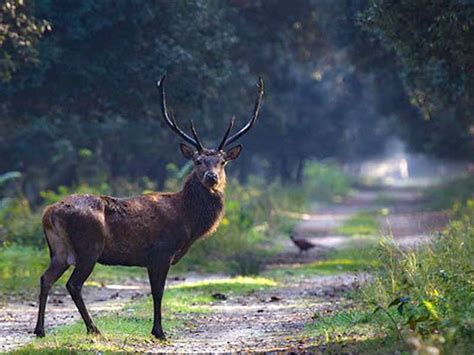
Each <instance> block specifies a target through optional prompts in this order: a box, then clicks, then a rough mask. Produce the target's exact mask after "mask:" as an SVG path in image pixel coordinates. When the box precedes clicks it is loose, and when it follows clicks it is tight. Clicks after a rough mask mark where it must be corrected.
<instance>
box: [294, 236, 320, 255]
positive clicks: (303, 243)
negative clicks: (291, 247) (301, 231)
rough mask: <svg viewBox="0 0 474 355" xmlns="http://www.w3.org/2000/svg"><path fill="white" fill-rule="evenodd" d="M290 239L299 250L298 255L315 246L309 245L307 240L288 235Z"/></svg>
mask: <svg viewBox="0 0 474 355" xmlns="http://www.w3.org/2000/svg"><path fill="white" fill-rule="evenodd" d="M290 239H291V240H292V241H293V243H294V244H295V245H296V246H297V247H298V249H299V250H300V254H301V253H302V252H304V251H307V250H309V249H311V248H314V247H315V246H316V245H315V244H313V243H311V242H310V241H309V240H307V239H304V238H297V237H295V236H294V235H290Z"/></svg>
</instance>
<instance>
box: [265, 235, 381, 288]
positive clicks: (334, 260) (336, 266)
mask: <svg viewBox="0 0 474 355" xmlns="http://www.w3.org/2000/svg"><path fill="white" fill-rule="evenodd" d="M375 250H376V244H375V243H374V242H373V241H372V240H370V239H366V238H358V240H354V241H353V242H352V243H350V244H348V245H347V246H346V247H344V248H341V249H338V250H335V251H332V252H329V253H328V254H327V255H326V256H325V258H324V259H323V260H316V261H313V262H311V263H308V264H294V265H291V266H286V267H283V268H278V269H274V270H269V271H266V272H265V273H264V275H266V276H269V277H274V278H276V279H281V278H283V279H285V278H288V277H294V276H297V277H311V276H318V275H326V276H327V275H337V274H340V273H344V272H359V271H366V270H369V269H371V268H374V267H377V266H378V265H379V261H378V259H377V255H376V254H375Z"/></svg>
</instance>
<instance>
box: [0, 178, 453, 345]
mask: <svg viewBox="0 0 474 355" xmlns="http://www.w3.org/2000/svg"><path fill="white" fill-rule="evenodd" d="M425 203H426V201H423V198H422V195H421V192H420V190H419V189H416V188H389V187H386V188H379V189H372V190H357V191H355V193H354V194H352V195H351V197H349V198H347V199H346V200H345V201H343V202H342V203H340V204H337V205H330V206H326V207H317V208H314V211H313V213H312V214H307V215H302V216H301V217H302V219H301V222H299V224H298V225H297V226H296V228H295V234H297V235H298V236H304V237H305V238H307V239H310V240H311V241H312V242H314V243H315V244H317V245H318V247H316V248H314V249H313V250H311V251H310V252H309V253H308V254H307V255H304V256H302V257H300V256H299V255H298V253H297V249H296V248H295V247H294V245H293V244H292V243H291V241H290V240H289V239H288V240H286V241H284V242H283V251H282V252H281V253H280V255H278V257H277V258H275V260H273V264H272V265H269V267H270V268H277V267H280V266H282V265H283V266H290V265H291V264H292V263H307V262H311V261H314V260H317V259H320V258H321V257H322V255H324V253H325V252H327V250H333V249H337V248H341V247H342V246H343V245H344V244H345V243H346V242H347V241H348V239H349V238H350V237H347V236H343V235H337V234H336V233H335V229H336V228H337V227H339V226H341V225H342V224H343V223H344V222H345V221H346V220H347V219H349V218H350V217H351V216H354V215H355V214H357V213H359V212H364V211H378V210H380V209H382V208H384V209H388V210H389V211H390V213H389V214H388V216H387V217H379V224H380V226H381V229H382V232H384V233H388V232H391V234H392V235H393V237H394V239H395V241H396V242H397V243H400V244H402V245H412V244H416V243H419V242H423V241H424V240H426V238H429V236H430V235H432V234H433V232H434V231H436V230H439V229H441V228H442V227H443V226H444V225H445V224H446V223H447V222H448V217H447V216H446V215H445V214H443V213H439V212H426V211H423V206H424V205H425ZM215 277H219V276H215ZM365 277H366V275H355V274H353V273H341V274H337V275H334V276H314V277H309V278H308V277H307V278H300V277H298V278H295V279H287V281H285V282H281V283H280V284H279V285H278V286H277V287H275V288H271V289H269V290H266V291H259V292H255V293H252V294H251V295H248V296H236V297H229V298H228V299H227V300H223V301H216V302H214V303H213V305H212V306H211V308H212V312H211V313H208V314H191V315H186V316H184V315H183V316H181V315H180V316H179V317H180V318H182V319H181V320H183V321H184V322H185V324H186V326H185V327H182V328H179V329H178V330H176V331H174V332H172V333H169V334H168V338H169V340H168V341H167V342H165V343H160V342H150V343H147V344H137V345H136V346H134V350H135V351H152V352H235V351H290V350H293V351H301V350H304V349H305V348H307V347H308V346H311V344H312V343H313V342H312V340H313V339H310V338H307V337H302V336H301V331H302V330H303V329H304V328H305V326H306V325H307V324H308V323H310V322H312V321H313V319H312V317H313V315H314V314H315V312H319V313H320V314H329V313H331V312H333V311H335V310H339V309H341V308H344V307H347V306H350V302H351V301H350V300H348V299H347V298H346V297H345V292H347V291H348V290H350V289H352V288H353V287H355V286H356V285H357V284H358V283H359V282H360V278H365ZM193 281H194V280H193V279H192V278H191V279H190V278H188V279H186V280H185V281H182V280H170V282H169V283H168V285H170V284H180V283H186V282H193ZM84 294H85V299H86V303H87V304H88V305H89V309H90V310H91V313H92V315H93V316H97V315H98V314H104V313H111V312H116V311H119V310H120V309H121V308H122V307H123V306H124V305H125V304H127V303H128V302H131V301H132V302H133V300H134V299H135V298H138V297H142V296H145V295H149V287H148V284H147V283H146V282H145V281H143V282H139V281H130V282H128V283H126V284H125V285H107V286H105V287H85V289H84ZM36 312H37V309H36V302H31V301H30V302H27V301H23V302H20V301H18V300H12V301H9V302H7V303H6V304H3V305H0V351H9V350H12V349H14V348H17V347H19V346H21V345H23V344H26V343H27V342H29V341H31V340H32V339H33V335H32V333H31V332H32V330H33V327H34V323H35V320H36ZM119 313H120V312H118V314H119ZM165 317H166V315H165ZM77 319H79V316H78V312H77V310H76V309H75V307H74V305H73V303H72V302H71V301H70V298H69V297H67V296H66V292H65V291H61V290H59V291H58V290H57V291H55V293H53V294H52V295H51V297H50V298H49V303H48V310H47V316H46V324H47V328H48V329H51V328H52V327H55V326H58V325H62V324H66V323H70V322H71V321H73V320H77ZM128 345H130V344H128Z"/></svg>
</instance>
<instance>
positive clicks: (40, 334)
mask: <svg viewBox="0 0 474 355" xmlns="http://www.w3.org/2000/svg"><path fill="white" fill-rule="evenodd" d="M33 333H34V334H35V335H36V336H37V337H38V338H43V337H44V329H35V331H34V332H33Z"/></svg>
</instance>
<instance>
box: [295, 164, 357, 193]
mask: <svg viewBox="0 0 474 355" xmlns="http://www.w3.org/2000/svg"><path fill="white" fill-rule="evenodd" d="M304 188H305V190H306V192H307V193H308V196H310V197H311V198H313V199H315V200H318V201H322V202H341V200H342V198H343V197H344V196H346V195H347V194H348V193H349V189H350V181H349V178H348V176H347V175H346V174H345V173H344V172H343V171H342V169H341V168H339V167H338V166H337V165H336V164H331V163H317V162H310V163H307V164H306V166H305V170H304Z"/></svg>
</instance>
